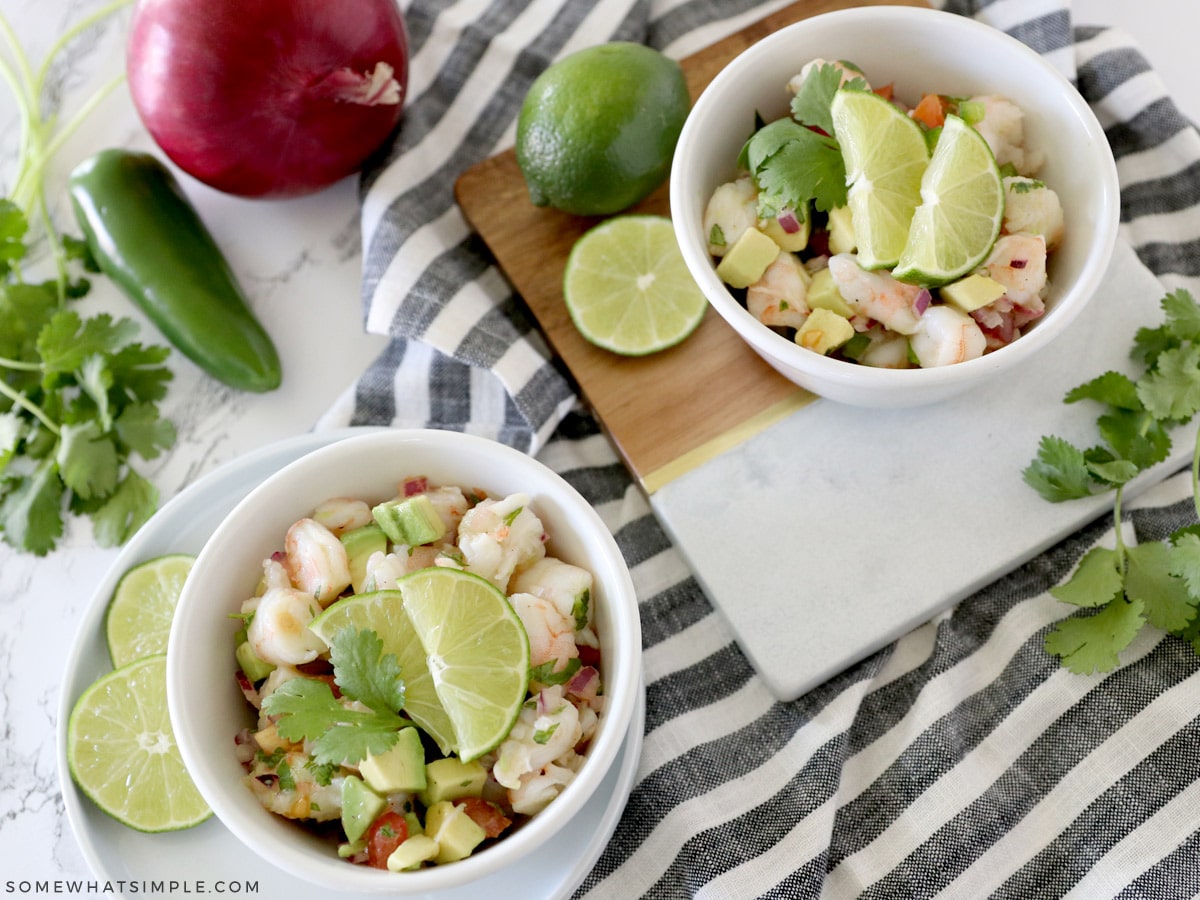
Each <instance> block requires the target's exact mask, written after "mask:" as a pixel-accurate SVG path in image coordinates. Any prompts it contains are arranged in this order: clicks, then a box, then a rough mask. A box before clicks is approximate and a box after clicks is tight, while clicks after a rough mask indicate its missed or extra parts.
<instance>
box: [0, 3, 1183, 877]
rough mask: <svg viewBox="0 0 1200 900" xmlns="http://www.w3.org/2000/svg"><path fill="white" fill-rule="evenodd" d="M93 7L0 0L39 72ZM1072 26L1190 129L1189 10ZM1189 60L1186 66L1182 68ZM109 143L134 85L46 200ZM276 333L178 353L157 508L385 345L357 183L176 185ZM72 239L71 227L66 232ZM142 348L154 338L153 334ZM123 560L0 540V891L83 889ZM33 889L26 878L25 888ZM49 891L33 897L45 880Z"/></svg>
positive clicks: (112, 306)
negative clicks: (272, 361)
mask: <svg viewBox="0 0 1200 900" xmlns="http://www.w3.org/2000/svg"><path fill="white" fill-rule="evenodd" d="M99 6H100V3H98V2H96V0H3V10H2V11H3V13H4V15H5V16H6V17H7V18H8V19H9V20H10V22H11V24H12V25H13V28H14V30H15V32H16V34H17V36H18V37H19V39H20V40H21V42H22V44H23V45H24V46H25V47H26V50H27V52H28V53H29V55H30V56H31V58H32V59H33V61H34V64H35V65H37V64H38V63H40V61H41V58H42V55H43V53H44V52H45V50H46V48H47V47H48V46H49V45H50V44H51V43H52V42H53V41H54V39H55V37H56V36H57V35H58V34H61V33H62V32H63V30H64V29H65V28H67V27H69V25H70V24H71V23H73V22H76V21H78V20H79V19H80V18H81V17H82V16H83V15H85V14H86V13H87V12H88V11H90V10H92V9H95V8H98V7H99ZM1073 11H1074V17H1075V21H1076V22H1077V23H1078V24H1096V25H1116V26H1120V27H1122V28H1123V29H1124V30H1126V31H1127V32H1128V33H1130V34H1131V35H1132V36H1133V37H1134V39H1135V40H1136V41H1137V42H1138V43H1139V44H1140V45H1141V47H1142V49H1143V50H1144V52H1145V53H1146V55H1147V57H1148V58H1149V59H1150V61H1151V63H1152V64H1153V65H1154V67H1155V68H1156V69H1157V70H1158V71H1159V73H1160V74H1161V75H1162V77H1163V79H1164V81H1165V83H1166V85H1167V87H1168V89H1169V90H1170V91H1171V92H1172V93H1173V95H1174V96H1175V97H1176V99H1177V100H1178V101H1179V102H1180V104H1181V106H1182V107H1183V108H1184V110H1185V112H1186V113H1187V114H1188V115H1189V116H1190V117H1191V119H1192V120H1193V121H1200V97H1197V95H1196V94H1195V92H1193V91H1191V90H1190V89H1191V87H1192V84H1191V82H1192V81H1193V80H1194V73H1195V61H1194V60H1192V59H1191V57H1190V52H1191V48H1190V44H1189V42H1187V41H1184V40H1180V39H1179V38H1178V34H1179V33H1184V34H1189V33H1190V34H1195V33H1200V4H1196V3H1195V2H1194V0H1146V2H1144V3H1139V4H1131V3H1128V0H1074V3H1073ZM124 22H125V18H124V17H119V18H117V19H115V20H112V21H111V22H110V23H109V24H108V25H107V27H105V28H103V29H102V30H101V31H99V32H95V33H93V34H91V35H90V36H88V37H86V38H84V39H81V40H80V41H78V42H77V44H76V45H74V48H73V50H72V52H70V53H69V54H67V56H66V60H65V65H64V66H63V67H61V68H58V69H56V70H54V72H53V73H52V74H53V77H52V79H51V87H52V90H51V91H50V93H51V94H52V95H53V96H52V98H51V102H53V103H60V104H61V105H62V108H63V109H64V110H66V111H68V112H69V111H70V110H71V109H72V108H74V107H75V106H77V105H78V103H79V102H81V100H82V98H83V97H84V96H86V95H87V94H88V93H90V90H91V89H92V88H93V87H94V86H95V85H98V84H100V83H103V82H104V81H106V80H107V79H108V78H110V77H112V76H113V75H114V74H117V73H118V72H119V71H120V70H121V67H122V64H123V58H122V56H123V55H122V44H121V42H122V30H123V25H124ZM1189 60H1191V61H1189ZM16 123H17V118H16V109H15V105H14V103H13V101H12V98H11V96H10V95H9V93H8V92H7V91H6V90H3V89H0V193H2V192H3V191H4V190H6V189H7V185H8V184H9V182H10V179H11V178H12V172H11V169H12V161H13V159H14V157H15V150H16V132H17V127H16ZM108 146H127V147H133V148H138V149H147V150H150V149H152V144H151V143H150V140H149V137H148V136H147V135H146V133H145V131H144V130H143V129H142V128H141V126H140V123H139V122H138V119H137V116H136V114H135V113H134V110H133V107H132V104H131V102H130V100H129V95H128V91H127V90H126V89H125V88H123V87H122V88H121V89H118V90H117V91H116V92H115V93H114V94H113V95H111V96H110V97H109V98H108V99H107V100H105V101H104V104H103V105H102V107H101V108H100V109H99V110H97V112H96V113H95V114H94V115H93V116H91V117H90V119H89V121H88V123H87V124H86V126H85V127H84V128H83V129H81V130H80V132H78V133H77V134H76V136H75V137H74V138H72V139H71V140H70V141H69V142H68V143H67V144H65V145H64V146H63V148H62V150H61V152H60V153H59V155H58V156H57V158H56V161H55V163H54V165H53V166H52V167H51V168H50V171H49V173H48V175H47V188H48V194H49V199H50V201H51V203H52V205H53V207H54V210H55V213H56V215H58V216H63V215H64V214H66V213H67V209H66V205H65V199H66V198H65V193H64V185H65V182H66V176H67V173H68V172H69V171H70V169H71V167H72V166H73V165H74V164H75V163H77V162H79V161H80V160H82V159H84V158H85V157H87V156H88V155H90V154H91V153H93V152H95V151H97V150H99V149H102V148H104V147H108ZM182 183H183V185H184V188H185V190H186V191H187V193H188V194H189V196H190V197H191V198H192V200H193V202H194V203H195V204H196V206H197V207H198V209H199V210H200V212H201V215H202V216H203V217H204V219H205V221H206V222H207V224H208V225H209V227H210V229H211V230H212V232H213V233H214V235H215V236H216V237H217V240H218V242H219V243H220V245H221V246H222V248H223V249H224V251H225V252H226V255H227V256H228V258H229V260H230V262H231V264H232V265H233V268H234V270H235V271H236V272H237V274H238V276H239V277H240V278H241V280H242V282H243V285H244V286H245V287H246V289H247V292H248V293H249V294H250V295H251V297H252V298H253V303H254V306H255V309H256V312H257V314H258V315H259V317H260V319H261V320H262V322H263V323H264V325H265V326H266V327H267V329H268V330H269V331H270V333H271V334H272V335H273V337H274V339H275V342H276V344H277V347H278V349H279V351H280V356H281V358H282V362H283V368H284V384H283V387H282V388H280V389H279V390H278V391H276V392H274V393H272V394H268V395H263V396H254V395H247V394H237V393H235V392H232V391H229V390H226V389H222V388H221V387H220V386H219V385H217V384H216V383H215V382H213V381H211V380H210V379H208V378H206V377H205V376H203V375H202V373H200V372H199V370H197V369H196V368H195V367H194V366H192V365H191V364H190V363H188V362H187V361H186V360H184V359H183V358H182V357H180V356H179V354H173V355H172V363H171V365H172V368H173V369H174V371H175V374H176V377H175V380H174V382H173V383H172V385H171V390H170V395H169V399H168V401H167V402H166V404H165V408H164V412H165V414H166V415H168V416H169V417H170V418H172V419H173V420H174V421H175V423H176V426H177V428H178V430H179V440H178V443H177V445H176V447H175V448H174V449H173V450H172V451H171V452H170V453H169V454H167V455H166V456H165V457H164V458H162V459H159V460H156V461H155V462H154V463H153V464H151V465H148V466H144V467H142V472H143V473H144V474H145V475H146V476H147V477H149V478H150V479H151V480H152V481H153V482H154V483H155V485H156V486H157V487H158V489H159V491H160V493H161V496H162V498H163V499H164V500H166V499H167V498H169V497H171V496H173V495H175V494H176V493H178V492H179V491H180V490H181V489H183V488H184V487H186V486H187V485H189V484H190V483H192V482H194V481H195V480H196V479H197V478H198V477H200V476H202V475H204V474H206V473H208V472H210V471H212V470H214V469H216V468H217V467H218V466H220V465H222V464H223V463H226V462H228V461H230V460H232V459H234V458H236V457H238V456H239V455H241V454H243V453H245V452H247V451H250V450H253V449H255V448H258V447H261V446H263V445H265V444H268V443H271V442H273V441H275V440H278V439H282V438H285V437H290V436H292V435H296V434H299V433H302V432H304V431H307V430H309V429H310V428H311V427H312V425H313V424H314V422H315V421H316V420H317V419H318V418H319V417H320V416H321V415H322V414H323V413H324V412H325V411H326V410H328V409H329V408H330V406H332V405H333V404H334V402H335V400H336V399H337V397H338V395H339V393H340V392H341V391H342V390H343V389H344V388H345V387H346V386H347V385H349V384H350V383H351V382H352V381H353V380H354V378H355V377H356V376H357V375H358V374H359V372H361V371H362V369H363V368H364V367H365V366H366V365H367V363H369V362H370V360H371V359H372V358H373V357H374V356H375V355H376V353H377V352H378V351H379V350H380V349H381V348H382V346H383V340H382V339H381V338H379V337H377V336H369V335H366V334H365V333H364V332H363V328H362V324H361V314H360V303H359V295H358V287H359V274H360V249H359V231H358V220H357V202H356V185H355V183H354V180H353V179H347V180H346V181H344V182H342V183H340V184H338V185H335V186H334V187H332V188H329V189H328V190H326V191H324V192H322V193H320V194H318V195H316V196H313V197H310V198H306V199H302V200H296V201H288V202H261V201H246V200H239V199H235V198H231V197H227V196H223V195H220V194H217V193H215V192H213V191H211V190H209V189H207V188H205V187H204V186H202V185H200V184H198V183H197V182H196V181H194V180H192V179H189V178H187V177H186V176H185V177H184V178H183V179H182ZM71 230H72V231H74V229H73V228H72V229H71ZM84 302H85V303H86V304H87V306H86V307H85V310H87V311H95V310H100V309H105V310H109V311H112V312H114V313H117V314H120V315H129V316H132V317H134V318H139V317H138V315H137V313H136V312H135V311H134V310H133V309H132V307H131V306H130V304H129V303H128V302H127V301H125V300H124V298H122V297H121V296H120V295H119V294H118V293H117V291H116V289H115V288H114V287H113V286H112V285H111V284H108V283H106V282H104V281H102V280H99V279H98V280H97V281H96V286H95V288H94V290H93V294H92V296H91V297H89V298H88V299H87V300H86V301H84ZM139 320H140V319H139ZM143 337H144V339H146V340H153V341H155V342H158V341H159V338H158V336H157V335H156V333H155V332H154V331H153V329H152V328H151V326H149V324H148V323H146V324H143ZM116 555H117V551H116V550H106V549H101V548H98V547H97V546H96V545H95V542H94V540H93V538H92V535H91V530H90V527H88V525H87V524H86V523H85V522H81V521H73V522H71V523H70V525H69V527H68V530H67V533H66V534H65V535H64V538H63V539H62V541H61V542H60V545H59V549H58V550H57V551H55V552H54V553H52V554H50V555H48V556H46V557H43V558H35V557H32V556H27V555H20V554H17V553H15V552H13V550H12V549H11V548H9V547H7V546H6V545H0V619H2V620H3V622H4V628H3V629H0V711H2V714H3V722H4V732H3V742H2V743H0V861H2V862H0V875H2V877H0V890H3V891H4V892H5V893H9V894H17V895H22V896H48V895H50V894H53V893H60V894H62V893H65V891H64V890H62V889H61V887H60V888H59V889H58V890H56V889H55V881H56V879H65V878H85V879H86V878H89V877H91V873H90V872H89V871H88V866H87V863H86V862H85V860H84V858H83V855H82V853H81V851H80V849H79V846H78V844H77V842H76V840H75V837H74V835H73V834H72V833H71V830H70V826H69V825H68V823H67V820H66V818H65V816H64V811H63V803H62V798H61V795H60V793H59V784H58V772H57V755H56V749H55V733H56V728H57V724H56V719H57V705H58V699H59V685H60V682H61V677H62V672H63V669H64V666H65V664H66V657H67V653H68V651H69V649H70V647H71V645H72V643H73V641H74V635H75V630H76V623H77V622H78V620H79V618H80V616H81V614H82V611H83V610H84V609H85V607H86V606H87V605H88V604H89V602H90V601H91V596H92V592H93V587H94V586H95V585H96V584H98V583H99V582H100V581H101V580H102V579H103V578H104V576H105V574H106V572H107V571H108V569H109V568H110V566H111V564H112V562H113V560H114V559H115V557H116ZM24 882H29V884H28V885H24V884H23V883H24ZM38 882H42V883H43V884H44V886H45V887H46V888H48V890H45V891H44V892H39V891H38V890H37V883H38Z"/></svg>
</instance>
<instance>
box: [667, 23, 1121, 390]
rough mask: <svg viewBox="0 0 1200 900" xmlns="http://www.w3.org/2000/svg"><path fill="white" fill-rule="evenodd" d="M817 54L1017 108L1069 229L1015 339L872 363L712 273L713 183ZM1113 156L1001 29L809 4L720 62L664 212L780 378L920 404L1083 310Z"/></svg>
mask: <svg viewBox="0 0 1200 900" xmlns="http://www.w3.org/2000/svg"><path fill="white" fill-rule="evenodd" d="M814 58H821V59H828V60H839V59H845V60H850V61H852V62H854V63H856V64H857V65H858V66H860V67H861V68H862V69H863V71H864V72H865V73H866V75H867V78H868V80H870V82H871V84H873V85H884V84H888V83H889V82H892V83H894V85H895V95H896V97H897V98H902V99H907V100H908V101H909V102H911V103H915V102H916V101H917V100H918V99H919V98H920V96H921V94H922V93H926V92H930V91H936V92H938V93H943V94H952V95H958V96H969V95H972V94H982V93H990V94H999V95H1001V96H1004V97H1007V98H1009V99H1010V100H1012V101H1013V102H1015V103H1016V104H1017V105H1018V106H1020V107H1021V108H1022V109H1023V110H1024V113H1025V136H1026V146H1027V147H1029V148H1031V149H1034V150H1037V151H1041V152H1042V153H1043V154H1044V155H1045V163H1044V165H1043V167H1042V169H1041V171H1040V172H1039V173H1038V177H1039V178H1041V179H1042V180H1044V181H1045V182H1046V184H1047V185H1049V186H1050V187H1051V188H1053V189H1054V190H1055V191H1056V192H1057V193H1058V196H1059V199H1060V200H1061V202H1062V205H1063V212H1064V218H1065V222H1066V234H1065V237H1064V239H1063V242H1062V244H1061V246H1059V248H1058V249H1057V250H1056V251H1055V252H1054V253H1052V254H1051V256H1050V260H1049V273H1050V293H1049V296H1048V298H1047V302H1046V306H1047V311H1046V313H1045V315H1043V316H1042V317H1041V318H1040V319H1039V320H1038V321H1037V323H1036V324H1035V325H1033V326H1032V327H1031V328H1030V329H1029V330H1028V331H1027V332H1026V333H1025V334H1024V335H1022V336H1021V337H1020V338H1018V339H1017V340H1016V341H1014V342H1013V343H1011V344H1009V345H1007V346H1005V347H1002V348H1000V349H999V350H996V351H994V352H992V353H988V354H986V355H985V356H983V357H981V358H979V359H975V360H969V361H967V362H963V363H958V364H956V365H950V366H944V367H940V368H932V369H904V370H890V369H876V368H870V367H868V366H860V365H856V364H854V363H849V362H845V361H842V360H837V359H830V358H827V357H824V356H822V355H820V354H817V353H813V352H812V351H809V350H806V349H804V348H803V347H800V346H797V345H796V344H795V343H794V342H793V341H791V340H789V339H787V338H785V337H783V336H782V335H779V334H776V333H775V332H773V331H772V330H771V329H769V328H767V327H766V326H764V325H762V324H761V323H760V322H758V321H757V320H756V319H755V318H754V317H753V316H751V315H750V313H749V312H747V311H746V309H745V308H744V307H743V306H742V305H741V304H740V303H739V302H738V301H737V300H736V299H735V298H734V297H733V295H732V294H731V293H730V292H729V291H728V289H727V288H726V287H725V285H724V284H723V283H722V282H721V280H720V279H719V278H718V277H717V275H716V271H715V266H714V263H713V260H712V258H711V257H710V256H709V254H708V249H707V239H706V236H705V234H704V228H703V218H704V210H705V207H706V206H707V204H708V199H709V197H710V196H711V195H712V192H713V190H714V189H715V188H716V187H717V186H718V185H720V184H722V183H724V182H727V181H730V180H732V178H733V177H734V175H735V171H736V161H737V156H738V151H739V150H740V149H741V147H742V144H743V143H744V142H745V141H746V139H747V137H749V135H750V134H751V133H752V131H753V129H754V116H755V112H759V113H761V114H762V116H763V118H764V119H766V120H768V121H770V120H772V119H776V118H779V117H781V116H783V115H786V114H787V111H788V100H789V95H788V93H787V91H786V88H785V85H786V84H787V81H788V79H789V78H791V77H792V76H793V75H795V74H796V73H797V72H799V71H800V68H801V67H802V66H803V65H804V63H806V62H808V61H809V60H811V59H814ZM1119 213H1120V206H1119V190H1118V185H1117V172H1116V165H1115V163H1114V162H1113V157H1112V152H1111V150H1110V149H1109V145H1108V142H1107V140H1106V139H1105V136H1104V132H1103V130H1102V129H1101V128H1100V125H1099V123H1098V122H1097V121H1096V117H1095V116H1094V115H1093V114H1092V111H1091V110H1090V109H1089V108H1088V106H1087V104H1086V103H1085V102H1084V100H1083V98H1082V97H1081V96H1080V95H1079V93H1078V91H1077V90H1076V89H1075V88H1074V87H1073V86H1072V85H1071V84H1070V82H1068V81H1067V80H1066V79H1065V78H1064V77H1063V76H1062V75H1061V74H1059V72H1058V71H1057V70H1056V69H1054V68H1053V67H1052V66H1051V65H1050V64H1049V63H1047V62H1046V61H1045V60H1044V59H1042V58H1041V57H1040V56H1038V55H1037V54H1036V53H1034V52H1033V51H1032V50H1030V49H1029V48H1028V47H1026V46H1025V45H1024V44H1022V43H1020V42H1019V41H1017V40H1016V39H1014V38H1012V37H1009V36H1008V35H1007V34H1005V33H1004V32H1002V31H999V30H998V29H995V28H992V27H990V26H987V25H984V24H982V23H980V22H976V21H974V20H973V19H970V18H967V17H966V16H959V15H955V14H953V13H946V12H941V11H937V10H932V9H922V8H917V7H903V6H894V7H893V6H874V7H861V8H856V9H849V10H843V11H839V12H831V13H826V14H824V15H819V16H814V17H812V18H810V19H805V20H803V21H800V22H797V23H796V24H794V25H790V26H788V27H786V28H782V29H780V30H779V31H777V32H775V33H774V34H772V35H770V36H768V37H766V38H764V39H763V40H761V41H759V42H758V43H757V44H755V45H754V46H752V47H750V48H749V49H747V50H746V51H744V52H743V53H742V54H741V55H739V56H738V57H737V58H736V59H734V60H733V61H732V62H730V63H729V65H727V66H726V67H725V68H724V69H723V70H722V71H721V72H720V73H718V74H717V76H716V77H715V78H714V79H713V81H712V83H711V84H710V85H709V86H708V87H707V88H706V89H705V90H704V92H703V93H702V94H701V95H700V97H699V98H698V99H697V101H696V103H695V105H694V106H693V108H692V111H691V114H690V115H689V116H688V119H687V122H686V123H685V125H684V127H683V131H682V133H681V134H680V136H679V142H678V144H677V145H676V148H675V157H674V162H673V164H672V168H671V218H672V219H673V220H674V223H675V234H676V237H677V239H678V241H679V246H680V249H681V250H682V251H683V256H684V259H685V260H686V261H687V265H688V269H689V270H690V271H691V273H692V276H693V277H694V278H695V279H696V281H697V283H698V284H699V285H700V287H701V289H702V290H703V291H704V293H705V295H706V296H707V297H708V300H709V302H710V303H711V304H712V305H713V307H715V308H716V310H717V312H718V313H720V315H721V316H722V317H723V318H724V319H725V320H726V321H727V322H728V323H729V324H730V325H731V326H732V327H733V329H734V330H735V331H736V332H737V333H738V334H739V335H741V337H742V338H743V339H744V340H745V341H746V342H747V343H748V344H749V345H750V346H751V347H752V348H753V349H754V350H755V351H756V352H757V353H758V354H759V355H760V356H761V357H762V358H763V359H764V360H766V361H767V362H768V363H769V364H770V365H771V366H772V367H773V368H774V369H775V370H776V371H778V372H779V373H780V374H782V375H783V376H784V377H786V378H788V379H789V380H791V381H793V382H794V383H796V384H798V385H800V386H801V387H804V388H807V389H808V390H810V391H812V392H813V393H815V394H818V395H820V396H822V397H826V398H829V399H831V400H836V401H839V402H842V403H848V404H852V405H856V406H867V407H904V406H919V405H922V404H927V403H933V402H935V401H938V400H942V399H945V398H947V397H950V396H953V395H955V394H958V393H960V392H962V391H965V390H968V389H969V388H972V387H974V386H976V385H978V384H980V383H981V382H983V381H985V380H987V379H988V378H991V377H994V376H995V375H997V374H999V373H1000V372H1002V371H1005V370H1008V369H1012V368H1013V367H1014V366H1017V365H1020V363H1021V362H1022V361H1023V360H1026V359H1028V358H1029V357H1030V356H1032V355H1033V354H1034V353H1036V352H1038V351H1039V350H1041V349H1042V348H1043V347H1045V346H1046V345H1047V344H1049V343H1050V342H1051V341H1052V340H1053V339H1054V338H1055V337H1057V336H1058V335H1059V334H1061V333H1062V332H1063V331H1064V330H1066V328H1067V327H1068V326H1069V325H1070V323H1071V322H1072V321H1073V320H1074V319H1075V317H1076V316H1078V315H1079V313H1080V311H1081V310H1082V309H1083V307H1084V306H1085V305H1086V303H1087V302H1088V300H1089V299H1090V298H1091V296H1092V294H1093V293H1094V292H1095V290H1096V288H1097V286H1098V285H1099V284H1100V281H1101V279H1102V278H1103V276H1104V273H1105V270H1106V269H1107V267H1108V262H1109V258H1110V256H1111V253H1112V248H1113V244H1114V242H1115V240H1116V236H1117V225H1118V220H1119Z"/></svg>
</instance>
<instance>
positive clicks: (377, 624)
mask: <svg viewBox="0 0 1200 900" xmlns="http://www.w3.org/2000/svg"><path fill="white" fill-rule="evenodd" d="M347 627H353V628H357V629H360V630H361V629H365V628H369V629H371V630H372V631H374V632H375V633H376V634H378V635H379V637H380V639H381V640H382V641H383V652H384V653H392V654H394V655H395V657H396V659H397V661H398V662H399V663H400V673H401V675H402V676H403V678H404V714H405V715H406V716H408V717H409V718H410V719H412V720H413V721H414V722H416V723H417V724H418V725H420V726H421V728H422V729H423V730H424V731H425V732H426V733H427V734H428V735H429V736H430V737H432V738H433V739H434V740H435V741H436V742H437V745H438V746H439V747H440V748H441V750H442V752H443V753H451V752H453V750H454V747H455V740H454V726H453V724H451V722H450V718H449V716H447V715H446V711H445V710H444V709H443V708H442V702H441V700H439V699H438V695H437V689H436V688H435V687H434V683H433V676H432V675H431V674H430V672H429V664H428V662H427V660H426V655H425V647H424V646H423V645H422V644H421V640H420V638H419V637H418V636H417V632H416V630H415V629H414V628H413V625H412V622H411V621H409V618H408V614H407V613H406V612H405V611H404V596H403V595H402V594H401V593H400V591H398V590H391V591H373V592H371V593H367V594H354V595H353V596H350V597H346V598H345V599H344V600H338V601H337V602H336V603H334V604H332V605H331V606H330V607H329V608H328V609H327V610H325V612H323V613H321V615H319V616H317V618H316V619H314V620H313V623H312V624H311V625H310V626H309V628H311V629H312V631H313V632H314V633H315V634H316V635H317V636H318V637H319V638H321V640H323V641H324V642H325V643H326V644H328V643H331V642H332V640H333V636H334V634H336V633H337V632H338V631H340V630H341V629H343V628H347Z"/></svg>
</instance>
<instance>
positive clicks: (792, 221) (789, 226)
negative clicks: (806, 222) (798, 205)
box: [775, 209, 800, 234]
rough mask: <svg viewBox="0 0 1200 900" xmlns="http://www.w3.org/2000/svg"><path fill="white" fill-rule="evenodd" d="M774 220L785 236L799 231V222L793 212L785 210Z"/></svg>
mask: <svg viewBox="0 0 1200 900" xmlns="http://www.w3.org/2000/svg"><path fill="white" fill-rule="evenodd" d="M775 218H776V220H777V221H778V222H779V227H780V228H782V229H783V230H784V233H785V234H796V233H797V232H798V231H799V230H800V220H799V219H798V218H797V217H796V213H795V211H794V210H790V209H785V210H784V211H783V212H781V213H780V214H779V215H778V216H776V217H775Z"/></svg>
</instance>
